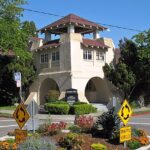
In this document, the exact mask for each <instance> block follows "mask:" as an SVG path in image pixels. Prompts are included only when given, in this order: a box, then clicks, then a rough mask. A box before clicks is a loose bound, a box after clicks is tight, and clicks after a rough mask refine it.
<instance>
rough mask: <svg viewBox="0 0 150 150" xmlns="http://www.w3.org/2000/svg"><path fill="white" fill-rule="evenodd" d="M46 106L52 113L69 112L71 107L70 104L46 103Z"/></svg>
mask: <svg viewBox="0 0 150 150" xmlns="http://www.w3.org/2000/svg"><path fill="white" fill-rule="evenodd" d="M44 107H45V109H46V110H47V111H48V112H49V113H50V114H68V112H69V109H70V107H69V105H68V104H55V103H46V104H45V105H44Z"/></svg>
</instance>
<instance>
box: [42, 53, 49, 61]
mask: <svg viewBox="0 0 150 150" xmlns="http://www.w3.org/2000/svg"><path fill="white" fill-rule="evenodd" d="M41 63H48V54H41Z"/></svg>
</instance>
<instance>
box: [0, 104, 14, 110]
mask: <svg viewBox="0 0 150 150" xmlns="http://www.w3.org/2000/svg"><path fill="white" fill-rule="evenodd" d="M15 109H16V106H14V105H13V106H0V110H15Z"/></svg>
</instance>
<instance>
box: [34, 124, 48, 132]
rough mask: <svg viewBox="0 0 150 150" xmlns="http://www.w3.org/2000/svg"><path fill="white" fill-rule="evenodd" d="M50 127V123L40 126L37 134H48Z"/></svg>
mask: <svg viewBox="0 0 150 150" xmlns="http://www.w3.org/2000/svg"><path fill="white" fill-rule="evenodd" d="M48 127H49V124H48V123H44V124H40V125H39V128H38V129H37V132H38V133H45V132H47V130H48Z"/></svg>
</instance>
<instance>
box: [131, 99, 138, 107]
mask: <svg viewBox="0 0 150 150" xmlns="http://www.w3.org/2000/svg"><path fill="white" fill-rule="evenodd" d="M130 106H131V108H132V109H135V108H139V107H140V106H139V104H138V102H137V101H135V100H134V101H132V102H131V103H130Z"/></svg>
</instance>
